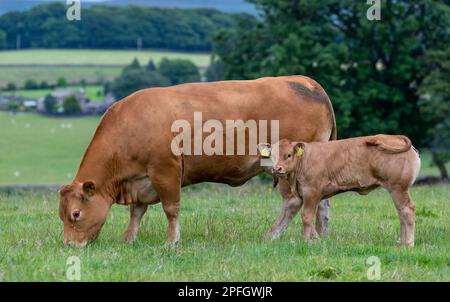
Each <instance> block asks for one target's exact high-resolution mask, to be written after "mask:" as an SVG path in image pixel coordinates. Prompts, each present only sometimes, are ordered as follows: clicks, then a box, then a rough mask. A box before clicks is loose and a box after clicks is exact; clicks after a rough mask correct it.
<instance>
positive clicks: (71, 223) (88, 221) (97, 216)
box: [59, 181, 111, 247]
mask: <svg viewBox="0 0 450 302" xmlns="http://www.w3.org/2000/svg"><path fill="white" fill-rule="evenodd" d="M59 192H60V204H59V217H60V218H61V220H62V221H63V223H64V244H66V245H75V246H78V247H84V246H85V245H86V244H87V243H88V242H89V241H92V240H95V239H96V238H97V237H98V234H99V233H100V230H101V229H102V226H103V224H104V223H105V220H106V217H107V215H108V211H109V208H110V207H111V204H110V203H109V202H108V201H107V200H106V199H105V198H104V197H103V196H102V195H101V194H100V193H99V192H97V191H96V187H95V183H94V182H93V181H87V182H84V183H73V184H71V185H63V186H62V187H61V189H60V191H59Z"/></svg>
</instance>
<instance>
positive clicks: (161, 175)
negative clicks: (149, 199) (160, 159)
mask: <svg viewBox="0 0 450 302" xmlns="http://www.w3.org/2000/svg"><path fill="white" fill-rule="evenodd" d="M149 177H150V180H151V182H152V184H153V187H154V188H155V190H156V192H157V193H158V196H159V199H160V200H161V203H162V207H163V210H164V213H165V214H166V217H167V221H168V227H167V240H166V243H167V244H175V243H177V242H178V241H179V240H180V223H179V213H180V195H181V168H180V166H179V165H177V164H174V165H173V166H165V167H163V168H162V169H158V167H156V168H153V169H152V170H150V171H149Z"/></svg>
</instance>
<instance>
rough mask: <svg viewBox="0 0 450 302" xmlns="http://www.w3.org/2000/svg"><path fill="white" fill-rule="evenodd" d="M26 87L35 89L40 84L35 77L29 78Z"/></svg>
mask: <svg viewBox="0 0 450 302" xmlns="http://www.w3.org/2000/svg"><path fill="white" fill-rule="evenodd" d="M24 87H25V89H29V90H33V89H39V84H38V82H36V81H35V80H33V79H28V80H26V81H25V85H24Z"/></svg>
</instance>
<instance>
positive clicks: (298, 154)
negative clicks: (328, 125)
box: [297, 148, 303, 157]
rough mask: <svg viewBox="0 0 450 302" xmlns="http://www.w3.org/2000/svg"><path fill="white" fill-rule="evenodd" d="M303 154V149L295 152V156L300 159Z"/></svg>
mask: <svg viewBox="0 0 450 302" xmlns="http://www.w3.org/2000/svg"><path fill="white" fill-rule="evenodd" d="M302 154H303V149H302V148H298V150H297V156H298V157H300V156H302Z"/></svg>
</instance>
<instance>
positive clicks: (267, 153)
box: [261, 148, 270, 158]
mask: <svg viewBox="0 0 450 302" xmlns="http://www.w3.org/2000/svg"><path fill="white" fill-rule="evenodd" d="M261 156H262V157H265V158H267V157H270V149H269V148H264V149H262V150H261Z"/></svg>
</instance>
